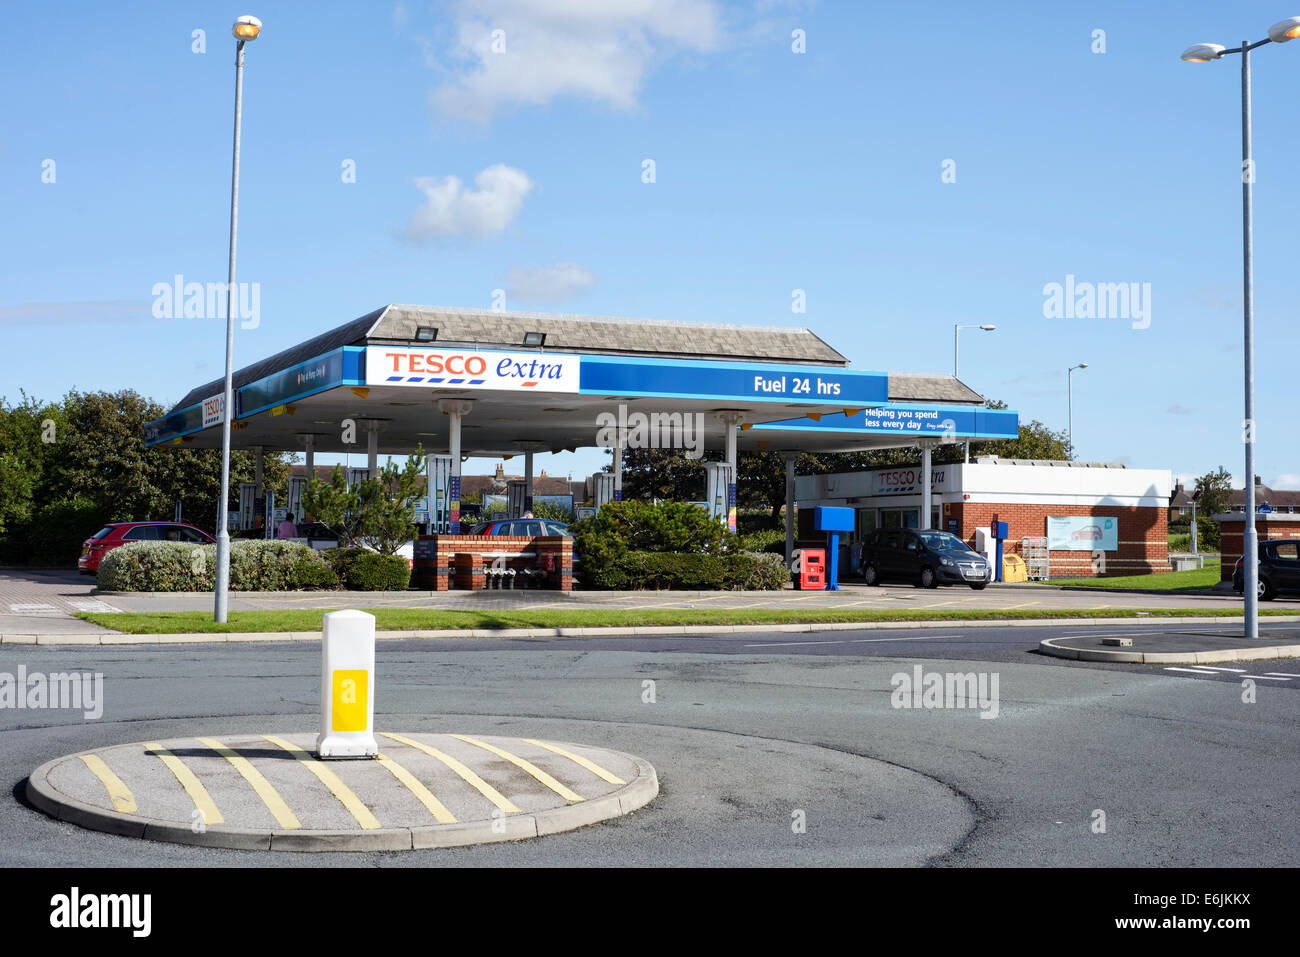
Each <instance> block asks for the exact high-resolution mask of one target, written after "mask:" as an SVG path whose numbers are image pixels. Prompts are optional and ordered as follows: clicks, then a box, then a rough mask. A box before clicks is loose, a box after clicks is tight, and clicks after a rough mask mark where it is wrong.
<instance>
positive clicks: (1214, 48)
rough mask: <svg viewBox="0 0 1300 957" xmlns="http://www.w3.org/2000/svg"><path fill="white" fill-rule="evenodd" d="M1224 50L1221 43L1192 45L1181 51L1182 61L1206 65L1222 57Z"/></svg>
mask: <svg viewBox="0 0 1300 957" xmlns="http://www.w3.org/2000/svg"><path fill="white" fill-rule="evenodd" d="M1225 49H1227V48H1226V47H1224V45H1223V44H1221V43H1193V44H1192V45H1191V46H1189V47H1188V48H1187V49H1186V50H1184V51H1183V59H1184V60H1186V61H1187V62H1188V63H1207V62H1209V61H1210V60H1217V59H1218V58H1219V57H1221V56H1223V51H1224V50H1225Z"/></svg>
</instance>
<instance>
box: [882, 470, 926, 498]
mask: <svg viewBox="0 0 1300 957" xmlns="http://www.w3.org/2000/svg"><path fill="white" fill-rule="evenodd" d="M923 474H924V473H923V472H922V471H921V470H920V469H919V468H911V469H894V470H892V471H888V472H877V473H876V489H875V491H876V494H877V495H900V494H906V493H908V492H919V491H920V490H921V476H922V475H923ZM942 484H943V470H942V469H933V470H932V471H931V472H930V487H931V488H932V489H933V488H935V487H937V486H940V485H942Z"/></svg>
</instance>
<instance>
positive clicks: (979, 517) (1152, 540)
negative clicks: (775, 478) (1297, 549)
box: [798, 497, 1300, 578]
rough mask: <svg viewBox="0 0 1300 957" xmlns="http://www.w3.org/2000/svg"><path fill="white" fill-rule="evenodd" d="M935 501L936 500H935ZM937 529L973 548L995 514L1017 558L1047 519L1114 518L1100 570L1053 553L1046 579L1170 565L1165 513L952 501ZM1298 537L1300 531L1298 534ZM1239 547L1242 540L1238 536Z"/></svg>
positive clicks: (802, 536) (809, 532)
mask: <svg viewBox="0 0 1300 957" xmlns="http://www.w3.org/2000/svg"><path fill="white" fill-rule="evenodd" d="M936 500H937V497H936ZM939 509H940V515H939V521H940V528H941V530H943V531H947V529H948V521H949V519H956V520H957V523H958V526H957V527H958V531H957V533H956V534H957V537H958V538H961V539H963V540H964V541H966V542H967V543H968V544H969V545H970V546H971V547H972V548H974V547H975V529H976V528H988V527H989V526H990V525H991V524H992V522H993V516H994V514H996V515H997V516H998V520H999V521H1003V522H1006V523H1007V532H1008V534H1009V535H1010V538H1009V539H1008V540H1007V541H1006V542H1005V543H1004V546H1003V554H1011V555H1019V554H1020V540H1021V539H1022V538H1033V537H1039V538H1041V537H1042V536H1045V535H1046V534H1047V517H1048V516H1049V515H1080V516H1083V515H1087V516H1105V517H1113V518H1117V519H1118V520H1119V530H1118V536H1119V549H1118V550H1116V551H1113V552H1103V553H1102V554H1103V555H1104V556H1105V567H1104V570H1103V569H1102V568H1101V567H1100V563H1099V567H1098V568H1096V569H1094V567H1093V557H1092V552H1090V551H1088V552H1069V551H1053V552H1051V553H1050V555H1049V559H1050V566H1049V567H1050V574H1051V576H1052V577H1053V578H1076V577H1077V578H1091V577H1093V576H1094V575H1105V576H1115V575H1144V574H1149V573H1155V572H1167V571H1169V570H1170V565H1169V516H1168V511H1167V509H1165V508H1160V507H1144V508H1137V507H1132V508H1119V507H1116V506H1113V505H1007V504H1001V505H996V504H985V503H982V502H981V503H975V502H952V503H948V504H944V505H940V506H939ZM812 514H813V512H812V509H810V508H805V509H801V510H800V511H799V513H798V518H799V523H798V524H799V531H798V538H799V540H800V541H803V542H806V543H807V544H809V545H812V544H813V542H814V541H817V542H818V545H819V546H822V547H824V545H825V541H826V538H825V535H824V534H822V535H820V540H819V541H818V539H819V533H817V532H814V531H813V528H812ZM1297 531H1298V532H1300V529H1297ZM1238 538H1239V540H1238V547H1240V536H1239V537H1238Z"/></svg>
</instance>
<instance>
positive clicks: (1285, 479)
mask: <svg viewBox="0 0 1300 957" xmlns="http://www.w3.org/2000/svg"><path fill="white" fill-rule="evenodd" d="M1268 487H1269V488H1272V489H1278V490H1281V489H1300V472H1280V473H1278V474H1277V475H1275V476H1273V480H1272V481H1271V482H1269V483H1268Z"/></svg>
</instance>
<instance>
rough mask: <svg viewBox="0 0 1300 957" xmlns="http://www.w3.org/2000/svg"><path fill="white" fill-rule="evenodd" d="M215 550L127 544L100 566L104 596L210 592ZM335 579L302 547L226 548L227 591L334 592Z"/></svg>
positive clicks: (256, 544) (250, 544)
mask: <svg viewBox="0 0 1300 957" xmlns="http://www.w3.org/2000/svg"><path fill="white" fill-rule="evenodd" d="M216 567H217V546H216V545H190V544H187V543H184V542H131V543H130V544H127V545H121V546H119V547H118V548H115V549H113V550H112V551H110V552H109V553H108V554H107V555H105V556H104V558H103V559H102V560H101V561H100V563H99V587H100V588H102V589H104V590H105V591H173V592H175V591H212V590H213V588H215V587H216ZM338 583H339V578H338V575H336V574H335V573H334V570H333V569H332V568H330V566H329V563H328V562H326V561H325V559H324V558H322V557H321V555H320V553H319V552H316V551H314V550H313V549H311V548H309V547H307V546H306V545H303V544H302V543H301V542H281V541H242V542H241V541H236V542H231V543H230V590H231V591H302V590H315V589H332V588H337V587H338Z"/></svg>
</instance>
